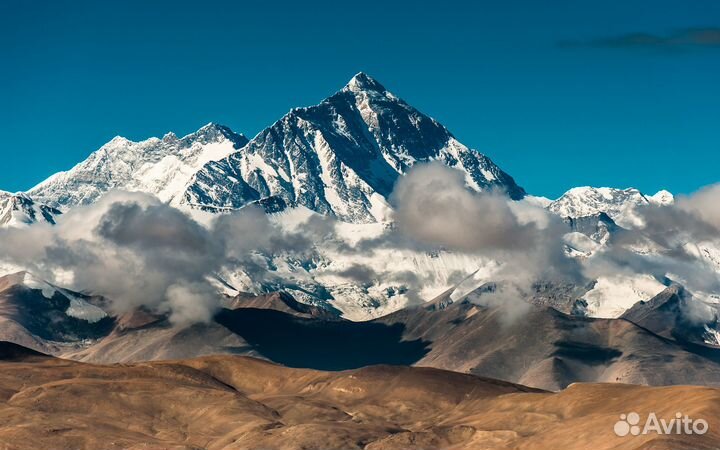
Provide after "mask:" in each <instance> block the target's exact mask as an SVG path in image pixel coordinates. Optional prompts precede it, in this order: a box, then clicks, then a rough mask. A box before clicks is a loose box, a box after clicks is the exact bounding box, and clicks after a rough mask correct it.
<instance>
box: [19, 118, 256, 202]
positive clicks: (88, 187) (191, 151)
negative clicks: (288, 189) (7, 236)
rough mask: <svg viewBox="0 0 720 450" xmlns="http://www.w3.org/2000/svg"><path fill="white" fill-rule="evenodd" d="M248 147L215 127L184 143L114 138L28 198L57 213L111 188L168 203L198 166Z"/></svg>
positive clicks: (169, 137)
mask: <svg viewBox="0 0 720 450" xmlns="http://www.w3.org/2000/svg"><path fill="white" fill-rule="evenodd" d="M247 142H248V140H247V138H246V137H245V136H243V135H242V134H237V133H235V132H233V131H232V130H230V129H229V128H227V127H224V126H222V125H217V124H214V123H210V124H208V125H206V126H204V127H202V128H200V129H199V130H198V131H196V132H195V133H192V134H189V135H187V136H185V137H183V138H178V137H177V136H175V134H173V133H168V134H166V135H165V136H164V137H163V138H162V139H159V138H150V139H147V140H144V141H141V142H132V141H130V140H128V139H125V138H123V137H119V136H118V137H115V138H114V139H112V140H111V141H110V142H108V143H107V144H105V145H103V146H102V147H101V148H100V149H99V150H97V151H95V152H93V153H92V154H91V155H90V156H89V157H88V158H87V159H86V160H85V161H83V162H81V163H79V164H78V165H76V166H75V167H73V168H72V169H70V170H68V171H67V172H60V173H57V174H55V175H53V176H51V177H50V178H48V179H47V180H45V181H43V182H42V183H40V184H39V185H37V186H35V187H34V188H32V189H31V190H30V191H28V194H30V196H32V197H33V198H34V199H36V200H38V201H41V202H44V203H47V204H49V205H52V206H53V207H57V208H69V207H72V206H76V205H85V204H89V203H93V202H94V201H95V200H97V199H98V198H99V197H101V196H102V195H103V194H104V193H106V192H107V191H109V190H111V189H123V190H129V191H141V192H147V193H150V194H154V195H157V196H158V197H159V198H160V199H162V200H164V201H168V202H170V201H173V200H174V199H175V197H176V196H177V195H178V194H179V193H182V192H183V191H184V190H185V188H186V186H187V183H188V181H189V180H190V179H191V178H192V176H193V175H194V174H195V172H196V171H197V170H198V169H200V168H201V167H202V166H203V165H205V164H206V163H208V162H210V161H215V160H219V159H222V158H224V157H226V156H227V155H229V154H231V153H232V152H234V151H236V150H237V149H239V148H240V147H242V146H243V145H245V144H246V143H247Z"/></svg>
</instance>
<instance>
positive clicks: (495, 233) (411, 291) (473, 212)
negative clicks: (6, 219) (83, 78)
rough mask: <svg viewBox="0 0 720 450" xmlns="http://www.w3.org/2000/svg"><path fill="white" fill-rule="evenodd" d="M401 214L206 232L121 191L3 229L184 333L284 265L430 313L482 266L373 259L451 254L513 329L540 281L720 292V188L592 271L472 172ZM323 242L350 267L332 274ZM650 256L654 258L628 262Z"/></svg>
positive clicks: (416, 192) (228, 224)
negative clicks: (224, 296) (712, 249)
mask: <svg viewBox="0 0 720 450" xmlns="http://www.w3.org/2000/svg"><path fill="white" fill-rule="evenodd" d="M390 201H391V204H392V206H393V213H392V218H393V224H392V226H390V227H389V228H387V229H385V230H384V231H383V232H382V233H379V234H377V235H376V236H375V237H372V238H370V237H364V238H360V239H359V240H356V241H354V242H350V241H348V240H347V239H345V238H342V237H341V236H340V234H339V233H338V225H339V224H338V223H337V222H336V221H335V220H334V219H332V218H329V217H323V216H319V215H314V214H310V215H307V216H304V217H303V218H302V220H300V221H299V222H297V223H294V224H291V225H288V224H287V223H284V224H283V223H282V222H277V221H273V220H271V219H270V218H269V217H268V216H267V215H266V214H265V213H264V212H263V211H262V210H261V209H260V208H257V207H247V208H243V209H242V210H240V211H237V212H235V213H233V214H227V215H220V216H217V217H216V218H215V219H214V220H213V221H212V222H211V224H210V225H207V226H205V225H200V224H199V223H197V222H196V221H195V220H193V219H192V218H191V217H190V216H188V215H187V214H185V213H184V212H182V211H180V210H178V209H175V208H173V207H171V206H169V205H167V204H165V203H162V202H160V201H159V200H158V199H156V198H155V197H152V196H150V195H146V194H140V193H127V192H113V193H110V194H108V195H107V196H105V197H104V198H102V199H101V200H100V201H98V202H97V203H95V204H93V205H89V206H82V207H77V208H75V209H73V210H71V211H69V212H68V213H67V214H65V215H63V216H62V217H61V218H60V220H59V221H58V224H57V225H56V226H51V225H47V224H36V225H33V226H31V227H27V228H23V229H0V253H1V254H2V257H3V260H4V261H8V262H11V263H14V264H16V265H18V266H20V267H24V268H27V270H29V271H31V272H33V273H35V274H37V275H38V276H41V277H43V278H45V279H47V280H49V281H51V282H55V283H56V284H59V285H61V286H64V287H68V288H71V289H76V290H84V291H88V292H92V293H95V294H100V295H104V296H106V297H108V298H109V299H110V300H111V301H112V307H113V309H114V312H116V313H122V312H126V311H130V310H132V309H134V308H136V307H139V306H145V307H149V308H151V309H154V310H157V311H160V312H164V313H167V314H168V315H169V317H170V319H171V320H172V321H173V322H175V323H191V322H196V321H208V320H210V319H211V318H212V315H213V314H214V312H215V311H216V309H217V308H218V307H219V305H220V300H221V299H220V294H218V291H217V288H216V287H215V286H214V285H213V283H212V282H211V280H212V279H213V278H214V277H216V276H217V274H219V273H222V272H223V271H224V270H226V269H228V270H231V271H236V272H237V271H241V272H242V273H243V274H244V275H245V276H247V278H248V279H250V280H252V281H254V282H261V283H264V285H266V286H270V287H273V286H277V288H282V287H284V286H288V285H292V284H293V283H295V282H296V281H294V280H285V279H280V278H278V277H279V275H278V274H277V272H274V270H273V267H272V265H273V264H274V260H273V258H272V257H273V256H277V255H281V258H279V261H295V262H301V264H303V265H307V270H308V271H310V272H311V273H314V274H316V275H319V276H321V277H322V276H326V277H330V278H333V277H334V279H341V280H345V282H347V283H353V284H355V285H359V286H363V287H365V288H369V287H371V286H378V285H380V284H383V283H384V284H385V286H391V287H390V288H389V289H392V290H393V295H397V294H399V293H401V294H402V295H405V296H406V297H407V298H408V299H409V300H410V302H411V303H420V302H422V301H424V300H425V301H426V300H430V298H421V296H420V295H419V292H420V291H422V289H423V288H424V287H425V286H428V285H432V286H437V285H442V284H446V285H447V286H451V285H454V284H456V283H460V282H461V281H463V280H469V275H470V273H469V272H472V271H474V270H476V269H477V268H478V267H468V268H467V270H466V271H463V272H460V271H457V272H452V273H442V274H440V273H437V272H434V271H424V272H423V271H418V270H415V269H414V268H413V267H402V268H398V267H393V266H392V264H388V265H387V266H382V265H378V264H377V263H376V262H377V257H375V258H374V259H373V257H372V256H373V255H377V254H381V255H387V254H392V252H400V253H403V252H404V254H410V255H416V254H426V255H438V254H441V253H443V252H451V253H453V254H457V255H463V256H467V258H468V259H467V261H469V262H470V264H476V263H477V264H480V262H481V261H485V262H488V261H491V262H492V263H491V264H489V265H488V267H489V269H488V270H489V272H488V273H489V274H490V275H487V274H485V275H483V276H486V277H491V279H489V280H487V281H493V282H497V283H498V286H499V287H498V289H497V290H495V291H493V292H491V293H486V294H483V295H481V296H478V298H477V299H476V300H475V301H478V302H480V303H483V304H485V305H487V306H492V307H505V308H507V309H508V314H506V317H508V318H509V320H510V319H511V320H516V319H517V318H518V317H519V316H521V315H522V314H524V311H526V310H527V309H526V308H525V307H523V306H526V304H525V303H524V302H522V301H523V300H525V299H526V298H527V297H528V296H529V295H531V293H532V292H533V284H534V283H536V282H538V281H550V282H557V283H568V284H570V285H575V286H585V285H586V284H587V282H588V281H589V280H593V279H596V278H598V277H602V276H608V277H612V276H615V275H629V276H632V275H638V274H643V275H645V274H649V275H652V276H654V277H655V278H656V279H658V280H661V281H665V280H666V278H671V279H672V280H674V281H678V282H681V283H683V284H684V285H686V287H687V288H688V289H689V290H690V291H698V292H711V293H717V292H720V278H719V277H718V269H717V267H715V266H713V265H712V264H710V263H709V262H708V260H707V259H706V258H705V256H704V253H703V251H704V250H703V248H702V243H703V242H713V241H715V242H717V241H720V185H716V186H711V187H708V188H706V189H703V190H701V191H699V192H698V193H696V194H693V195H691V196H685V197H683V196H679V197H677V199H676V204H675V205H673V206H648V207H646V208H641V209H640V210H638V212H637V213H638V215H639V218H640V221H641V222H642V223H643V226H642V227H640V228H638V229H636V230H628V231H623V232H621V233H618V234H617V235H616V236H614V237H613V241H612V242H613V245H610V246H607V247H606V248H604V249H601V250H599V251H597V252H596V253H595V255H593V256H592V257H590V258H585V259H577V258H571V257H569V256H568V254H567V253H566V251H565V246H564V239H563V238H564V236H565V234H566V233H568V232H569V229H568V226H567V224H565V223H563V222H562V220H560V218H558V217H557V216H555V215H554V214H551V213H549V212H548V211H546V210H545V209H543V208H541V207H538V206H536V205H532V204H530V203H529V202H524V201H520V202H516V201H512V200H510V199H509V198H508V197H507V196H506V195H504V194H503V193H501V192H493V191H489V192H482V193H478V192H475V191H474V190H471V189H469V188H468V187H467V185H466V180H465V178H464V175H463V173H462V172H460V171H458V170H455V169H451V168H448V167H446V166H444V165H442V164H440V163H431V164H421V165H417V166H416V167H415V168H413V169H412V170H411V171H410V172H409V173H408V174H407V175H405V176H404V177H402V178H401V179H400V180H399V181H398V184H397V185H396V187H395V190H394V192H393V194H392V196H391V198H390ZM320 242H321V243H322V246H323V248H325V249H331V250H332V251H333V252H335V253H337V254H340V255H342V256H343V258H342V260H343V261H346V262H347V261H350V262H351V263H349V264H347V265H345V266H338V268H333V267H332V266H331V267H327V265H326V264H327V261H324V260H323V255H322V254H321V253H319V252H318V246H317V243H320ZM641 247H647V248H652V251H650V252H642V251H641V252H638V251H633V250H631V249H633V248H641ZM718 248H720V246H718ZM388 251H389V252H390V253H388ZM361 256H362V257H361ZM365 256H369V258H366V259H363V257H365ZM373 264H374V265H373ZM383 267H384V268H383ZM488 267H486V269H487V268H488ZM468 283H469V287H470V291H471V290H472V289H473V286H472V284H473V282H472V280H470V281H468ZM305 288H306V287H299V289H305ZM318 289H322V287H319V288H318ZM470 291H468V292H470ZM323 295H326V294H323ZM324 298H331V297H330V296H329V295H326V296H325V297H324ZM518 299H520V300H518ZM518 301H520V303H518Z"/></svg>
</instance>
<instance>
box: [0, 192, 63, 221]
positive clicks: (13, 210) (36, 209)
mask: <svg viewBox="0 0 720 450" xmlns="http://www.w3.org/2000/svg"><path fill="white" fill-rule="evenodd" d="M58 215H60V211H59V210H57V209H56V208H53V207H51V206H48V205H45V204H42V203H38V202H36V201H35V200H33V199H32V198H30V196H29V195H27V194H23V193H17V194H11V193H10V192H5V191H0V227H21V226H27V225H30V224H33V223H38V222H39V223H50V224H54V223H55V218H56V217H57V216H58Z"/></svg>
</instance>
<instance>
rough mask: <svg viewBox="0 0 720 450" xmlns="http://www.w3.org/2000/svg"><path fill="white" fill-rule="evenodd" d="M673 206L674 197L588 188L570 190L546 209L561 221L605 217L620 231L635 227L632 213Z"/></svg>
mask: <svg viewBox="0 0 720 450" xmlns="http://www.w3.org/2000/svg"><path fill="white" fill-rule="evenodd" d="M672 202H673V195H672V194H671V193H670V192H668V191H660V192H658V193H657V194H655V195H652V196H649V195H645V194H643V193H642V192H640V191H639V190H637V189H635V188H628V189H614V188H607V187H601V188H595V187H590V186H584V187H576V188H573V189H570V190H569V191H567V192H566V193H565V194H563V195H562V196H561V197H560V198H558V199H557V200H555V201H553V202H552V203H550V204H549V205H548V206H547V208H548V210H550V211H552V212H554V213H555V214H557V215H559V216H561V217H570V218H574V219H577V218H580V217H587V216H594V215H597V214H600V213H605V214H607V215H608V216H610V218H612V219H613V220H614V221H615V223H617V224H618V225H620V226H622V227H628V228H632V227H633V226H635V225H637V220H638V219H637V216H636V215H635V209H636V208H637V207H639V206H644V205H651V204H654V205H667V204H671V203H672Z"/></svg>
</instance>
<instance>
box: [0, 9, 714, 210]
mask: <svg viewBox="0 0 720 450" xmlns="http://www.w3.org/2000/svg"><path fill="white" fill-rule="evenodd" d="M718 27H720V2H718V1H715V0H693V1H687V0H677V1H668V0H643V1H639V0H623V1H608V0H604V1H591V0H567V1H560V0H548V1H543V2H538V1H535V0H526V1H517V0H516V1H513V0H505V1H478V2H474V3H472V4H471V2H467V1H463V2H457V1H454V0H445V1H442V2H437V1H435V2H425V1H387V0H384V1H376V0H367V1H362V2H360V1H357V2H351V3H344V2H337V1H335V2H330V1H327V2H326V1H321V2H315V1H307V2H290V1H281V0H279V1H274V2H267V1H264V2H260V1H252V0H251V1H242V2H229V1H216V0H206V1H203V2H199V1H198V2H183V1H160V0H156V1H134V0H128V1H110V0H108V1H103V2H96V1H82V0H75V1H63V0H54V1H34V0H4V1H3V2H0V56H1V57H2V59H1V61H2V65H1V66H0V69H1V70H0V105H2V106H1V107H0V161H1V162H2V165H0V189H5V190H23V189H28V188H30V187H31V186H33V185H34V184H36V183H37V182H39V181H41V180H43V179H44V178H46V177H47V176H48V175H50V174H52V173H54V172H56V171H58V170H63V169H67V168H69V167H71V166H72V165H73V164H75V163H76V162H79V161H80V160H82V159H84V158H85V157H86V156H87V155H88V154H89V153H90V152H92V151H93V150H95V149H97V148H98V147H99V146H101V145H102V144H103V143H104V142H106V141H108V140H110V139H111V138H112V137H113V136H115V135H122V136H125V137H128V138H130V139H143V138H147V137H150V136H161V135H163V134H164V133H166V132H167V131H174V132H175V133H177V134H178V135H182V134H186V133H189V132H192V131H194V130H195V129H197V128H199V127H200V126H202V125H204V124H205V123H207V122H210V121H214V122H218V123H222V124H225V125H228V126H230V127H231V128H233V129H234V130H236V131H238V132H243V133H245V134H247V135H249V136H252V135H254V134H255V133H257V132H258V131H260V130H261V129H262V128H264V127H265V126H267V125H269V124H271V123H272V122H273V121H275V120H276V119H278V118H280V117H281V116H282V115H283V114H285V113H286V112H287V111H288V110H289V109H290V108H292V107H296V106H304V105H310V104H314V103H317V102H318V101H320V100H322V99H323V98H324V97H326V96H328V95H330V94H331V93H333V92H334V91H336V90H337V89H339V88H341V87H342V86H343V85H344V84H345V83H346V82H347V80H348V79H350V77H352V75H353V74H355V73H356V72H358V71H365V72H367V73H369V74H370V75H372V76H373V77H375V78H377V79H378V80H379V81H380V82H382V83H383V84H384V85H385V86H386V87H387V88H388V89H390V90H391V91H393V92H394V93H396V94H397V95H399V96H400V97H402V98H404V99H405V100H407V101H408V102H409V103H410V104H412V105H414V106H416V107H418V108H419V109H420V110H422V111H423V112H425V113H427V114H429V115H431V116H433V117H435V118H436V119H438V120H439V121H440V122H442V123H443V124H445V125H446V126H447V127H448V128H449V129H450V130H451V131H452V132H453V133H454V134H455V135H456V136H457V137H458V138H459V139H460V140H461V141H462V142H463V143H465V144H467V145H469V146H471V147H474V148H477V149H479V150H480V151H482V152H484V153H486V154H487V155H489V156H490V157H491V158H492V159H493V160H495V161H496V162H497V163H498V164H499V165H500V166H501V167H503V168H504V169H505V170H506V171H508V172H509V173H510V174H511V175H513V176H514V177H515V179H516V180H517V181H518V183H519V184H521V185H522V186H524V187H525V188H526V189H527V190H528V191H529V192H531V193H533V194H537V195H546V196H549V197H556V196H558V195H560V194H561V193H562V192H564V191H565V190H567V189H568V188H570V187H573V186H578V185H597V186H599V185H603V186H615V187H627V186H635V187H638V188H640V189H642V190H644V191H647V192H650V193H653V192H655V191H657V190H658V189H661V188H666V189H669V190H671V191H673V192H676V193H683V192H691V191H693V190H695V189H697V188H698V187H700V186H703V185H707V184H710V183H714V182H717V181H720V171H718V167H720V83H719V82H718V80H720V38H718V36H717V33H718V31H717V30H718ZM639 33H644V34H639Z"/></svg>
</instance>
